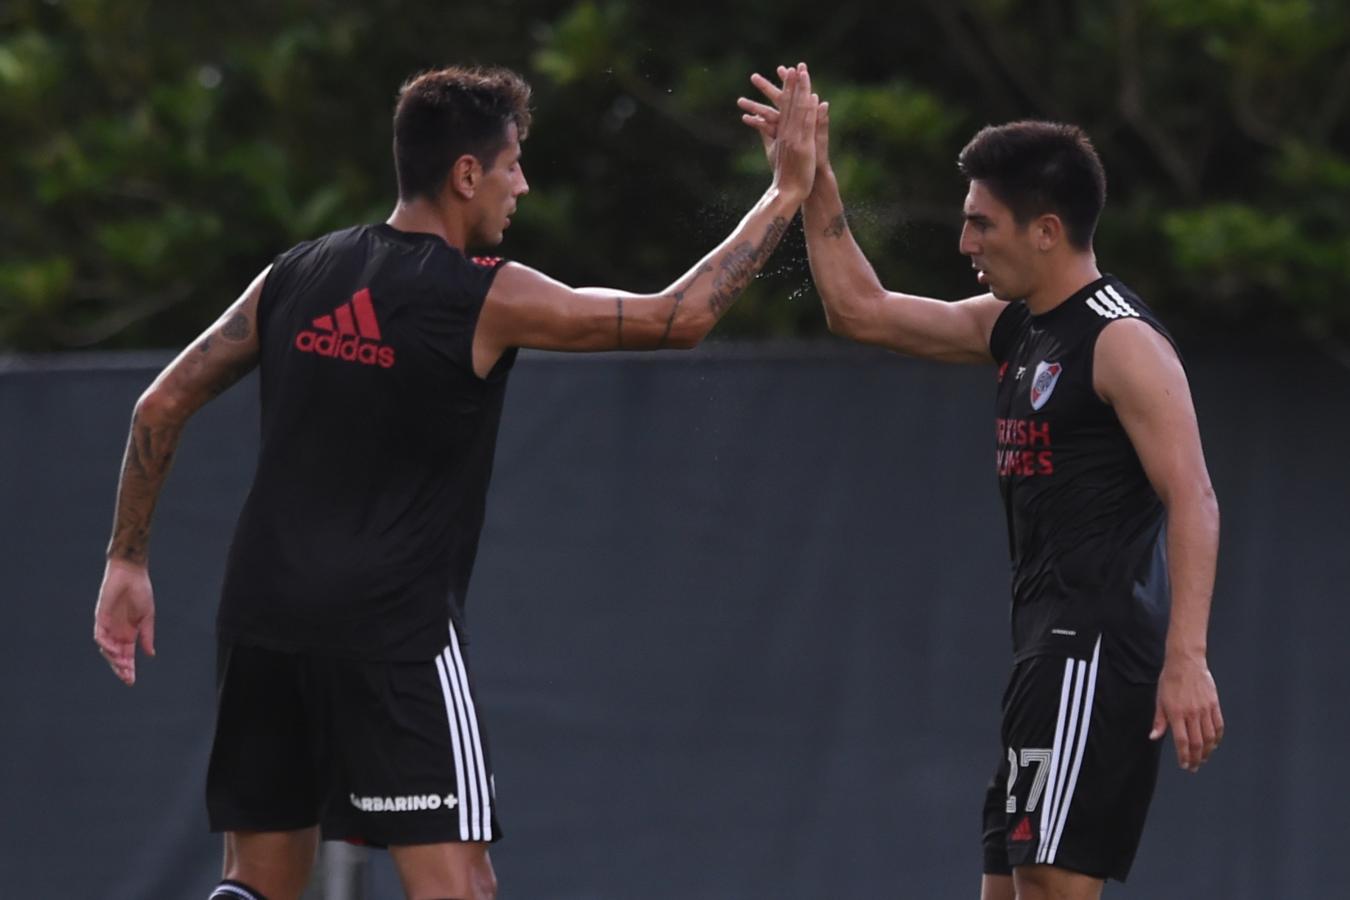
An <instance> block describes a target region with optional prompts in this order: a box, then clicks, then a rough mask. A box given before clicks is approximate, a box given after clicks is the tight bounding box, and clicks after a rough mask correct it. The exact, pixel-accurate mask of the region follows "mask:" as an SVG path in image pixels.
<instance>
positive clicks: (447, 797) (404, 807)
mask: <svg viewBox="0 0 1350 900" xmlns="http://www.w3.org/2000/svg"><path fill="white" fill-rule="evenodd" d="M349 799H350V800H351V802H352V806H355V807H356V808H357V809H359V810H361V812H422V811H425V810H432V811H435V810H438V809H454V808H455V807H456V806H458V805H459V800H458V798H456V797H455V795H454V794H407V795H405V796H402V797H358V796H356V795H355V794H351V795H350V797H349Z"/></svg>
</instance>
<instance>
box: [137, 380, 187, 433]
mask: <svg viewBox="0 0 1350 900" xmlns="http://www.w3.org/2000/svg"><path fill="white" fill-rule="evenodd" d="M186 417H187V404H186V403H184V402H183V399H182V398H181V397H179V396H178V395H177V394H176V393H175V392H174V391H172V390H169V389H168V388H166V387H164V386H163V385H160V384H152V385H150V387H148V388H146V389H145V393H143V394H141V396H140V398H139V399H138V400H137V401H136V408H135V413H134V418H135V420H136V421H137V422H144V423H146V424H154V425H168V424H172V423H176V422H180V421H182V420H183V419H184V418H186Z"/></svg>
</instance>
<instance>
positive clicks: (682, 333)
mask: <svg viewBox="0 0 1350 900" xmlns="http://www.w3.org/2000/svg"><path fill="white" fill-rule="evenodd" d="M679 319H680V317H677V319H676V321H674V322H672V323H671V327H670V331H669V332H668V333H667V334H666V337H665V340H664V341H663V342H662V346H663V347H671V348H673V349H675V350H693V349H694V348H695V347H697V346H698V345H699V344H701V343H703V339H704V338H705V337H707V336H708V332H710V331H712V326H713V325H714V324H716V323H715V320H714V321H704V320H703V319H701V318H695V317H692V316H691V317H689V318H687V319H685V320H684V321H680V320H679Z"/></svg>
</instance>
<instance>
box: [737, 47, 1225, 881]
mask: <svg viewBox="0 0 1350 900" xmlns="http://www.w3.org/2000/svg"><path fill="white" fill-rule="evenodd" d="M785 72H786V70H783V69H780V70H779V73H780V76H781V75H782V74H785ZM752 81H753V83H754V84H755V85H756V86H757V87H758V88H759V89H760V90H761V91H763V92H764V94H765V95H766V97H767V98H768V99H769V101H770V102H769V103H768V104H765V103H760V102H755V101H752V100H749V99H746V98H741V99H740V101H738V103H739V105H740V106H741V108H742V109H743V110H744V111H745V115H744V120H745V122H746V123H747V124H749V125H751V126H752V127H754V128H756V129H757V130H758V131H760V133H761V135H762V136H763V138H764V141H765V145H766V147H769V148H771V147H772V146H773V141H774V137H775V134H777V133H778V131H777V126H778V123H779V122H780V121H781V119H780V116H779V111H778V109H777V108H775V107H776V105H777V104H781V103H782V102H783V95H782V94H780V89H779V88H778V87H776V86H775V85H774V84H773V83H771V82H770V81H768V80H767V79H765V78H764V77H762V76H759V75H755V76H753V78H752ZM817 122H818V125H817V146H816V165H817V171H816V178H815V181H814V186H813V188H812V192H811V195H810V196H809V197H808V198H807V201H806V203H805V205H804V206H803V217H804V222H805V228H806V236H807V251H808V254H809V256H810V262H811V272H812V275H813V277H814V279H815V282H816V287H817V289H818V290H819V292H820V295H821V299H822V300H823V302H824V306H825V313H826V317H827V319H828V321H829V325H830V328H831V330H832V331H834V332H835V333H837V334H842V335H845V336H847V337H850V338H852V339H854V340H857V341H862V342H865V343H870V344H878V345H880V346H883V347H888V348H890V349H892V350H897V351H899V352H901V353H906V354H909V355H912V356H920V357H926V358H929V359H936V360H945V361H949V362H966V363H982V364H986V365H988V364H991V363H992V364H993V366H994V371H995V373H996V375H997V381H998V386H997V390H996V395H995V399H996V410H997V412H996V416H997V418H996V420H995V440H996V454H995V462H996V466H997V473H998V480H999V486H1000V489H1001V493H1002V495H1003V502H1004V508H1005V512H1006V517H1007V523H1008V540H1009V548H1010V550H1011V555H1012V636H1013V669H1012V674H1011V677H1010V680H1009V683H1008V687H1007V691H1006V692H1005V694H1004V700H1003V726H1002V745H1003V746H1002V749H1001V752H1000V760H1001V762H1000V765H999V769H998V772H997V774H996V775H995V777H994V780H993V782H992V783H991V784H990V786H989V790H988V793H987V796H986V802H985V808H984V827H985V831H984V857H985V860H984V873H985V874H984V878H983V881H982V885H981V887H982V897H983V898H984V900H1010V898H1012V897H1014V896H1016V897H1017V898H1019V900H1039V898H1051V897H1053V898H1066V900H1083V898H1095V897H1098V896H1100V894H1101V890H1102V886H1103V883H1104V881H1105V879H1107V878H1115V879H1118V880H1121V881H1123V880H1124V879H1125V877H1126V875H1127V873H1128V872H1129V869H1130V864H1131V862H1132V860H1133V858H1134V855H1135V850H1136V848H1137V847H1138V843H1139V838H1140V834H1141V832H1142V830H1143V827H1144V819H1145V816H1146V814H1147V811H1148V805H1149V801H1150V799H1151V797H1152V793H1153V788H1154V783H1155V780H1156V776H1157V768H1158V757H1159V752H1160V749H1161V745H1160V742H1159V741H1160V739H1161V738H1162V736H1163V734H1164V733H1165V732H1166V729H1167V728H1168V727H1169V726H1170V727H1171V729H1172V732H1173V736H1174V738H1175V743H1176V750H1177V761H1178V763H1179V764H1180V765H1181V767H1182V768H1184V769H1186V770H1187V771H1190V772H1194V771H1196V770H1197V769H1198V768H1199V767H1200V765H1201V763H1203V762H1205V761H1206V760H1207V759H1208V758H1209V755H1210V754H1211V753H1212V752H1213V750H1214V748H1215V747H1217V746H1218V744H1219V741H1220V739H1221V738H1222V736H1223V716H1222V713H1221V712H1220V709H1219V698H1218V693H1217V690H1216V688H1215V684H1214V679H1213V678H1212V677H1211V675H1210V672H1209V668H1208V664H1207V661H1206V652H1207V643H1206V642H1207V637H1206V635H1207V630H1208V622H1209V607H1210V596H1211V593H1212V591H1213V586H1214V569H1215V562H1216V559H1217V554H1218V538H1219V512H1218V505H1217V502H1216V500H1215V497H1214V490H1213V488H1212V487H1211V486H1210V480H1209V474H1208V472H1207V471H1206V467H1205V459H1204V454H1203V452H1202V450H1201V446H1200V435H1199V430H1198V428H1197V425H1196V418H1195V410H1194V407H1193V406H1192V403H1191V395H1190V389H1189V387H1188V385H1187V381H1186V373H1185V371H1184V370H1183V368H1182V365H1181V361H1180V358H1179V357H1178V354H1177V350H1176V346H1175V344H1174V343H1173V341H1172V338H1171V336H1170V335H1169V334H1168V333H1167V330H1166V329H1165V328H1164V327H1163V326H1162V324H1161V323H1160V322H1159V321H1158V319H1157V317H1156V316H1154V314H1153V312H1152V311H1151V310H1150V309H1149V307H1148V306H1146V305H1145V304H1144V302H1143V301H1142V300H1141V299H1140V298H1139V296H1138V295H1137V294H1135V292H1134V291H1132V290H1130V288H1129V287H1128V286H1127V285H1126V284H1125V283H1124V282H1122V281H1121V280H1120V279H1118V278H1116V277H1114V276H1112V275H1104V274H1102V272H1101V271H1100V270H1099V269H1098V268H1097V260H1096V257H1095V255H1094V253H1093V249H1092V237H1093V232H1094V231H1095V229H1096V226H1097V220H1098V218H1099V216H1100V214H1101V211H1102V207H1103V205H1104V203H1105V199H1106V176H1105V174H1104V172H1103V169H1102V165H1101V162H1100V160H1099V159H1098V157H1097V154H1096V151H1095V150H1094V149H1093V147H1092V145H1091V143H1090V142H1089V140H1088V138H1087V136H1086V135H1085V134H1084V133H1083V132H1082V131H1081V130H1080V129H1078V128H1076V127H1074V126H1071V125H1063V124H1056V123H1050V122H1014V123H1011V124H1008V125H1002V126H998V127H988V128H985V129H983V130H981V131H980V132H979V133H978V134H976V135H975V137H974V138H973V139H972V140H971V141H970V143H969V144H967V145H966V147H965V149H964V150H962V151H961V154H960V157H959V160H958V164H959V167H960V170H961V172H962V173H963V174H964V175H965V176H966V178H967V179H968V180H969V191H968V192H967V194H966V199H965V207H964V220H965V224H964V226H963V228H962V230H961V242H960V251H961V253H963V254H964V255H966V256H968V257H970V260H971V264H972V265H973V267H974V268H975V270H976V272H977V273H978V274H977V276H976V277H977V280H978V281H979V283H980V284H981V285H983V286H984V287H985V288H986V290H987V293H985V294H983V295H981V296H977V297H972V298H970V299H966V300H961V301H959V302H955V303H946V302H942V301H938V300H931V299H926V298H922V297H914V296H909V295H906V294H898V293H893V292H891V291H888V290H886V289H885V288H883V287H882V285H881V284H880V282H879V281H878V279H877V276H876V274H875V272H874V271H873V269H872V267H871V265H870V264H869V263H868V261H867V259H866V258H865V257H864V256H863V253H862V251H861V250H860V249H859V247H858V245H857V243H856V242H855V241H854V239H853V236H852V234H851V233H850V232H849V228H848V221H847V219H846V218H845V215H844V206H843V202H842V200H841V199H840V195H839V187H838V183H837V181H836V180H835V177H834V174H833V172H832V170H831V168H830V162H829V154H828V149H829V107H828V104H826V103H822V104H821V107H820V112H819V115H818V117H817ZM1169 606H1170V615H1169Z"/></svg>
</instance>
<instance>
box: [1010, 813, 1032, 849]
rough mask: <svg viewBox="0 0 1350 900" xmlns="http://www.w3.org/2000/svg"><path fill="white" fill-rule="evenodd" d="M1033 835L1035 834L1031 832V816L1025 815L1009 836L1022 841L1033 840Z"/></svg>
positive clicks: (1012, 839)
mask: <svg viewBox="0 0 1350 900" xmlns="http://www.w3.org/2000/svg"><path fill="white" fill-rule="evenodd" d="M1032 836H1033V835H1032V833H1031V817H1030V816H1023V817H1022V821H1020V822H1018V823H1017V827H1016V828H1014V829H1013V833H1012V836H1011V837H1009V838H1008V840H1010V841H1016V842H1018V843H1021V842H1023V841H1029V840H1031V839H1032Z"/></svg>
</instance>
